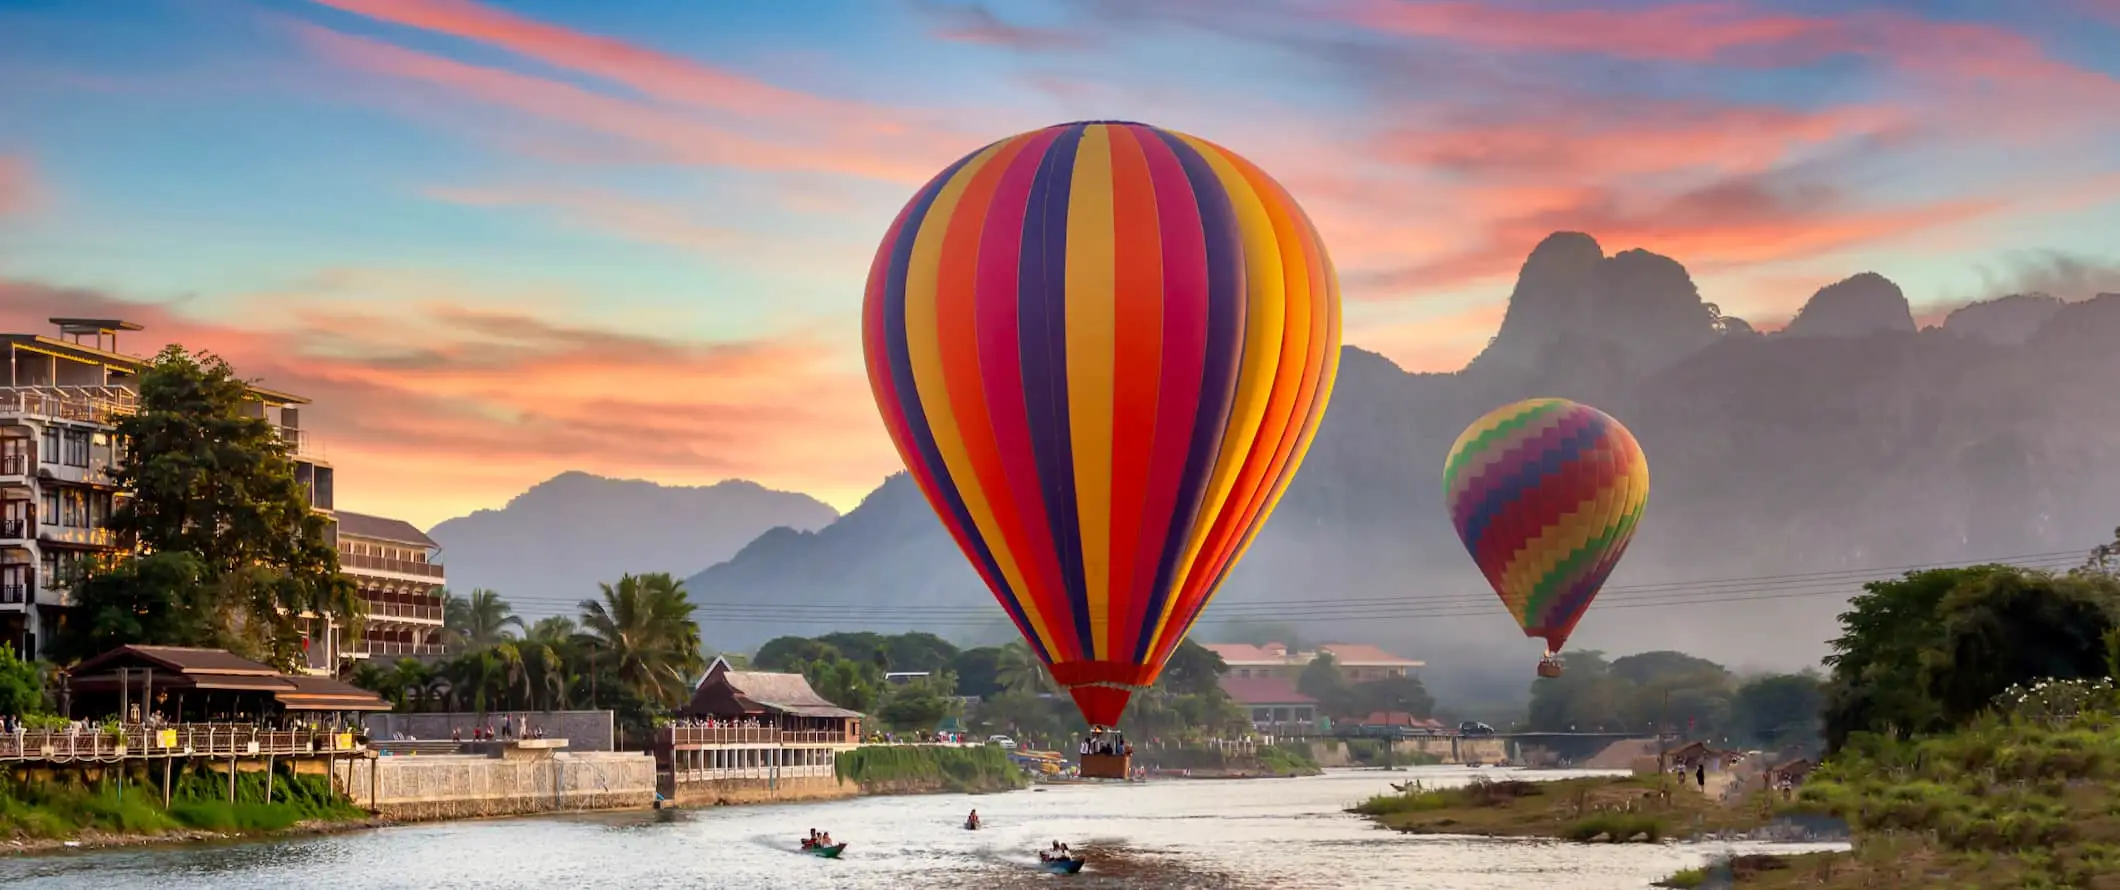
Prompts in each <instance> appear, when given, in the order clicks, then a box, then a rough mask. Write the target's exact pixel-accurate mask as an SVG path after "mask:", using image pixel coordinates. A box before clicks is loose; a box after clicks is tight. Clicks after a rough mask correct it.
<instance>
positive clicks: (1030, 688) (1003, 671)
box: [994, 640, 1055, 695]
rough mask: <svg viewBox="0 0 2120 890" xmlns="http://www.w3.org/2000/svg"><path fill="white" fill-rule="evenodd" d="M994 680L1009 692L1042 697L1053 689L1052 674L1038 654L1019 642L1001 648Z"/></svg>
mask: <svg viewBox="0 0 2120 890" xmlns="http://www.w3.org/2000/svg"><path fill="white" fill-rule="evenodd" d="M994 680H995V682H998V683H1000V684H1001V688H1003V689H1007V690H1008V691H1010V692H1025V693H1029V694H1031V695H1043V694H1046V693H1050V692H1053V691H1054V689H1055V686H1054V683H1053V675H1052V672H1051V671H1049V670H1047V669H1046V667H1045V662H1043V661H1039V660H1038V654H1037V653H1035V652H1032V651H1031V647H1029V646H1026V645H1024V644H1023V642H1022V641H1021V640H1018V641H1016V642H1013V643H1010V644H1008V645H1006V646H1003V647H1001V659H1000V662H999V663H998V664H997V665H996V666H995V669H994Z"/></svg>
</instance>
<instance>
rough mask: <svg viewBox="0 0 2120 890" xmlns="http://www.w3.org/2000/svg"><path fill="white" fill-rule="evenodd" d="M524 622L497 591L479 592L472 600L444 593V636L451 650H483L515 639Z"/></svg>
mask: <svg viewBox="0 0 2120 890" xmlns="http://www.w3.org/2000/svg"><path fill="white" fill-rule="evenodd" d="M510 628H514V629H515V630H522V629H523V619H522V618H521V617H519V616H517V615H516V614H515V608H514V607H513V606H510V605H509V604H508V601H507V600H505V599H502V598H501V595H500V593H499V592H497V591H493V590H487V589H485V588H479V589H477V590H473V591H471V595H470V596H457V595H456V594H454V593H451V592H449V591H447V590H444V591H442V636H443V639H444V640H445V641H446V642H447V645H449V646H450V647H451V648H454V649H456V650H458V651H462V650H465V649H483V648H486V647H488V646H497V645H500V644H501V643H504V642H507V641H509V640H512V639H514V638H515V634H514V632H513V631H511V630H509V629H510Z"/></svg>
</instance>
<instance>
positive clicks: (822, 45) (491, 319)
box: [0, 0, 2120, 527]
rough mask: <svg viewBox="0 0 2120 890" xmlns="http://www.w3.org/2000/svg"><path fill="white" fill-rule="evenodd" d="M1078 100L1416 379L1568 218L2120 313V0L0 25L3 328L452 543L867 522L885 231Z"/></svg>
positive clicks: (1767, 267) (1746, 298)
mask: <svg viewBox="0 0 2120 890" xmlns="http://www.w3.org/2000/svg"><path fill="white" fill-rule="evenodd" d="M1083 118H1117V119H1131V120H1140V121H1145V122H1148V123H1153V124H1157V125H1160V126H1165V127H1170V128H1174V129H1179V130H1184V131H1187V132H1191V133H1194V134H1197V135H1199V136H1202V137H1206V138H1209V139H1213V140H1215V141H1217V142H1219V143H1221V144H1223V145H1225V146H1228V147H1229V148H1231V149H1233V150H1235V151H1238V152H1240V153H1242V154H1244V155H1245V156H1247V157H1250V158H1251V159H1253V160H1255V161H1257V162H1258V163H1259V164H1260V165H1261V166H1263V167H1264V168H1265V169H1266V170H1268V171H1269V172H1271V173H1273V174H1274V175H1275V176H1276V177H1278V178H1279V179H1280V180H1281V182H1282V183H1283V184H1285V185H1286V186H1287V187H1288V188H1289V189H1290V190H1291V191H1292V192H1293V193H1294V195H1295V196H1296V198H1297V199H1298V200H1299V201H1301V202H1302V203H1303V205H1304V206H1305V207H1306V209H1307V210H1308V211H1309V213H1310V214H1311V216H1312V217H1313V218H1314V219H1315V220H1316V222H1317V223H1318V225H1319V227H1320V229H1321V231H1322V232H1323V234H1324V237H1325V240H1326V243H1327V244H1328V246H1329V247H1330V249H1331V250H1332V252H1333V256H1334V260H1335V262H1336V264H1337V265H1338V267H1339V269H1340V273H1341V277H1342V282H1343V286H1344V291H1345V294H1346V297H1347V300H1348V304H1347V307H1346V315H1347V339H1348V341H1349V342H1350V343H1353V344H1355V345H1358V346H1363V347H1366V348H1370V349H1373V350H1375V351H1378V352H1381V353H1383V354H1385V355H1387V356H1389V357H1391V358H1392V359H1394V360H1396V361H1397V362H1399V363H1400V364H1401V365H1403V366H1405V367H1407V368H1409V369H1413V370H1454V369H1456V368H1458V367H1460V366H1462V365H1463V363H1464V362H1465V361H1466V360H1467V359H1468V358H1470V357H1471V356H1472V355H1473V354H1474V353H1475V352H1477V351H1478V349H1479V348H1480V347H1481V346H1482V345H1484V344H1485V342H1486V341H1487V338H1488V337H1489V336H1491V335H1492V334H1493V332H1494V329H1495V326H1496V325H1497V323H1498V322H1499V320H1500V317H1501V309H1502V303H1503V301H1504V300H1505V299H1506V297H1507V294H1508V289H1509V286H1510V283H1511V280H1512V276H1513V275H1514V273H1515V271H1516V268H1517V266H1518V265H1519V264H1521V263H1522V261H1523V259H1524V256H1525V254H1526V253H1527V252H1528V251H1529V250H1530V249H1531V247H1532V246H1533V245H1534V244H1535V243H1537V241H1538V240H1539V239H1540V238H1541V237H1543V236H1544V235H1546V234H1547V233H1549V232H1551V231H1554V230H1557V229H1574V230H1581V231H1587V232H1589V233H1591V234H1593V235H1595V236H1596V237H1597V238H1598V239H1599V241H1600V242H1601V243H1603V244H1604V246H1605V249H1606V250H1607V251H1608V252H1614V251H1618V250H1622V249H1626V248H1632V247H1642V248H1647V249H1650V250H1654V251H1657V252H1660V253H1665V254H1668V255H1670V256H1672V257H1674V258H1676V259H1678V260H1679V261H1680V262H1683V263H1684V264H1686V266H1687V267H1688V268H1689V269H1690V270H1691V271H1692V272H1693V274H1694V276H1695V279H1696V281H1697V282H1698V283H1699V285H1700V288H1701V291H1702V293H1703V296H1704V297H1705V298H1706V299H1708V300H1710V301H1713V302H1716V303H1718V304H1720V305H1721V306H1722V307H1723V309H1724V311H1725V312H1728V313H1731V314H1736V315H1741V316H1744V317H1746V318H1749V319H1751V320H1753V321H1754V322H1755V323H1758V324H1761V325H1762V326H1772V325H1775V324H1778V323H1780V322H1782V321H1785V320H1786V319H1787V317H1788V316H1789V315H1790V314H1791V313H1793V312H1794V311H1795V309H1796V308H1797V307H1798V306H1800V305H1801V304H1802V301H1803V300H1804V299H1805V298H1807V297H1808V296H1809V295H1810V294H1811V292H1812V291H1814V290H1816V289H1817V288H1818V287H1820V286H1822V285H1825V284H1828V283H1831V282H1832V281H1834V280H1837V279H1839V278H1842V277H1845V276H1847V275H1849V274H1852V273H1854V272H1858V271H1864V270H1873V271H1877V272H1881V273H1884V274H1885V275H1887V276H1889V277H1891V278H1892V279H1893V280H1895V281H1897V282H1899V284H1900V285H1901V286H1902V287H1904V288H1905V289H1906V291H1907V294H1908V296H1909V297H1910V298H1911V299H1912V300H1913V301H1914V303H1915V305H1916V309H1917V311H1922V312H1926V313H1933V312H1935V311H1938V310H1941V309H1944V308H1948V307H1949V306H1951V305H1955V304H1958V303H1962V302H1965V301H1967V300H1969V299H1974V298H1980V297H1986V296H1993V295H1996V294H1999V293H2003V292H2007V291H2009V290H2013V289H2018V288H2028V287H2040V288H2045V289H2048V290H2050V291H2053V292H2055V293H2057V294H2058V295H2061V296H2066V297H2070V298H2076V297H2081V296H2087V295H2088V294H2089V293H2090V292H2092V291H2095V290H2097V289H2099V288H2101V287H2102V288H2104V289H2107V290H2120V272H2116V267H2115V265H2114V264H2115V262H2116V261H2120V0H2052V2H2040V3H1995V2H1985V0H1982V2H1975V0H1926V2H1916V0H1904V2H1886V3H1879V2H1870V3H1864V2H1859V0H1790V2H1780V3H1740V2H1719V0H1701V2H1643V0H1631V2H1605V3H1589V2H1571V0H1513V2H1501V0H1497V2H1409V0H1022V2H1016V0H1009V2H988V3H983V4H982V3H977V2H967V0H783V2H733V0H696V2H676V0H663V2H648V0H600V2H581V0H572V2H563V0H523V2H508V3H502V2H499V0H491V2H472V0H319V2H307V0H0V325H4V327H5V329H6V330H15V331H25V330H27V331H45V330H47V328H48V326H47V325H45V324H44V322H43V319H44V318H45V317H47V316H50V315H54V314H60V313H65V314H72V315H113V316H119V317H123V318H127V319H130V320H134V321H138V322H140V323H142V324H144V325H146V326H147V328H148V330H147V331H146V332H144V333H142V334H134V335H130V339H129V340H127V341H125V343H124V345H125V347H126V348H127V350H128V351H136V352H151V351H153V350H154V349H156V348H158V347H160V346H161V345H162V344H163V343H166V342H171V341H178V342H183V343H185V344H186V345H188V346H192V347H195V348H209V349H212V350H215V351H217V352H220V353H221V354H223V355H225V356H227V357H228V358H230V359H231V360H232V361H233V362H235V363H236V365H237V368H238V370H239V371H241V372H243V373H244V374H245V375H246V376H255V377H259V378H262V380H263V381H264V382H265V383H267V384H268V385H271V386H274V387H276V388H280V389H286V390H292V391H295V392H299V393H303V394H306V395H309V396H311V397H312V398H314V399H315V400H316V401H317V405H316V407H315V408H314V409H313V410H311V411H309V412H307V415H306V422H307V425H310V426H313V427H315V428H317V429H318V430H319V431H320V432H321V434H322V435H323V436H324V439H325V441H326V443H327V446H328V448H329V451H330V457H331V459H332V461H333V463H334V464H336V465H337V466H338V467H339V479H340V481H339V487H338V490H339V504H340V506H342V507H344V508H348V509H355V510H363V511H369V512H379V513H384V514H387V515H393V516H401V517H404V518H406V519H409V520H412V521H413V522H415V523H418V524H420V525H421V526H423V527H424V526H427V525H430V524H432V523H433V522H436V521H438V520H440V519H444V518H447V517H449V516H453V515H458V514H461V513H465V512H468V511H470V510H472V509H475V508H478V507H490V506H499V505H500V504H501V503H503V502H505V501H506V499H507V498H508V497H509V496H511V495H513V494H515V493H517V492H519V491H521V490H522V489H523V488H525V487H527V486H528V485H530V484H533V483H535V482H537V481H539V480H542V479H544V478H546V477H549V476H551V475H553V474H555V473H558V472H560V471H563V470H567V469H582V470H588V471H591V472H596V473H602V474H605V475H614V476H625V477H642V478H650V479H655V480H657V481H661V482H666V483H708V482H712V481H716V480H719V479H723V478H728V477H732V476H735V477H744V478H749V479H754V480H757V481H759V482H762V483H765V484H768V485H772V486H775V487H780V488H790V489H797V490H801V491H806V492H809V493H811V494H814V495H816V496H818V497H821V498H824V499H825V500H827V501H830V502H832V503H833V504H834V505H836V506H839V507H840V508H842V509H845V508H849V507H851V506H853V504H854V503H856V502H857V501H858V500H859V499H860V497H861V495H863V494H864V493H866V492H867V491H868V490H869V489H870V488H872V487H873V486H874V485H875V484H876V483H877V482H879V481H880V480H881V479H882V478H883V476H884V475H885V474H887V473H889V472H892V471H894V470H896V469H898V462H897V458H896V456H895V454H894V453H893V452H892V450H891V447H890V444H889V441H888V440H887V438H886V437H885V436H884V434H883V429H882V426H881V424H880V423H879V421H878V420H877V415H876V411H875V408H874V405H873V403H872V402H871V401H870V397H869V393H868V389H867V387H866V385H865V383H864V382H863V380H862V377H861V366H860V346H859V340H858V337H857V332H858V329H859V318H858V309H859V306H860V300H861V288H862V283H863V278H864V276H865V274H866V271H867V265H868V261H869V257H870V254H871V253H872V252H873V251H874V250H875V248H876V244H877V241H878V239H879V238H880V237H881V235H882V233H883V230H884V227H885V226H886V225H888V224H889V222H890V219H891V217H892V216H893V215H894V214H895V213H896V212H897V210H898V208H899V207H900V206H901V205H902V204H903V203H904V202H905V200H906V199H907V198H908V197H909V196H910V195H911V193H912V191H913V190H914V189H915V188H917V187H918V185H919V184H920V183H921V182H922V181H924V180H926V179H927V178H928V177H929V176H931V175H932V174H933V173H934V172H936V171H937V170H939V169H941V168H942V167H943V166H944V165H946V164H948V163H949V162H951V161H953V160H955V159H956V158H957V157H959V156H960V155H962V154H964V153H966V152H969V151H971V150H973V149H976V148H978V147H980V146H981V145H984V144H985V143H987V142H990V141H992V140H995V139H998V138H1001V137H1004V136H1007V135H1010V134H1012V133H1015V132H1018V131H1021V130H1026V129H1031V128H1034V127H1038V126H1042V125H1045V124H1050V123H1055V122H1060V121H1066V120H1075V119H1083Z"/></svg>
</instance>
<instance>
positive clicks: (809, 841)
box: [802, 828, 817, 850]
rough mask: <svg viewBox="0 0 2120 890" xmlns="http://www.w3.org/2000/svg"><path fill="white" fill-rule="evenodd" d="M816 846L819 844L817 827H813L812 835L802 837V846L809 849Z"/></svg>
mask: <svg viewBox="0 0 2120 890" xmlns="http://www.w3.org/2000/svg"><path fill="white" fill-rule="evenodd" d="M814 846H817V829H815V828H812V829H810V836H809V837H806V838H803V839H802V848H803V849H805V850H807V849H809V848H811V847H814Z"/></svg>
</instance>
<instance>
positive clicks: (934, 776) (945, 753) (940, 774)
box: [836, 745, 1025, 792]
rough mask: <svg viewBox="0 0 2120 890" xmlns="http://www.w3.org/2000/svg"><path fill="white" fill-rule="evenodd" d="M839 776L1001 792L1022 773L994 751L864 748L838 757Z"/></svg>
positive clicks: (1017, 784) (1020, 780)
mask: <svg viewBox="0 0 2120 890" xmlns="http://www.w3.org/2000/svg"><path fill="white" fill-rule="evenodd" d="M836 770H837V772H838V774H839V778H840V779H842V780H844V781H848V782H854V783H858V784H860V785H862V786H865V787H871V788H894V787H895V788H899V789H906V790H923V791H954V792H966V791H1004V790H1007V789H1010V788H1021V787H1023V785H1024V784H1025V780H1024V777H1023V771H1022V770H1021V769H1019V768H1017V766H1016V764H1015V763H1014V762H1013V761H1010V760H1009V758H1008V753H1007V752H1005V751H1003V750H1001V749H1000V748H997V747H989V746H985V745H980V746H976V747H969V748H950V747H939V746H934V745H902V746H869V747H861V748H855V749H854V750H852V751H846V752H842V753H841V754H840V755H839V759H838V766H837V767H836Z"/></svg>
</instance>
